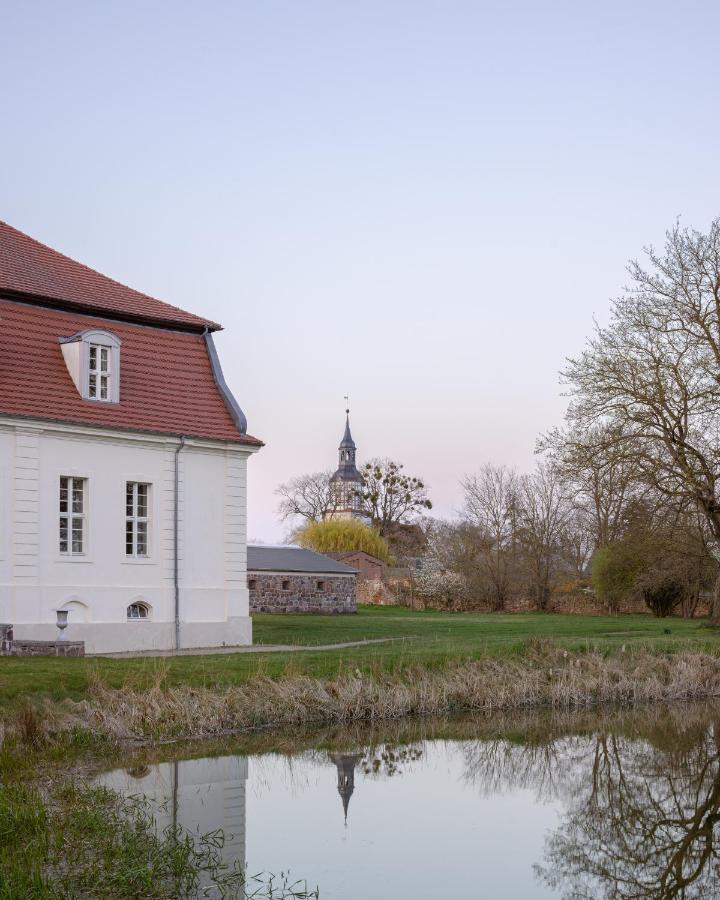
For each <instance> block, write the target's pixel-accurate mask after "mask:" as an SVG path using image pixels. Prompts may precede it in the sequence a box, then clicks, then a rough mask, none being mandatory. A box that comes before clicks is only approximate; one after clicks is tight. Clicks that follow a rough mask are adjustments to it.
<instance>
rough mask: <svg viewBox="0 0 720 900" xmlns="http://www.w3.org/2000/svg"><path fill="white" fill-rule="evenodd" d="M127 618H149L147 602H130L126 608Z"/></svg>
mask: <svg viewBox="0 0 720 900" xmlns="http://www.w3.org/2000/svg"><path fill="white" fill-rule="evenodd" d="M127 617H128V619H149V618H150V607H149V606H148V605H147V603H131V604H130V606H128V608H127Z"/></svg>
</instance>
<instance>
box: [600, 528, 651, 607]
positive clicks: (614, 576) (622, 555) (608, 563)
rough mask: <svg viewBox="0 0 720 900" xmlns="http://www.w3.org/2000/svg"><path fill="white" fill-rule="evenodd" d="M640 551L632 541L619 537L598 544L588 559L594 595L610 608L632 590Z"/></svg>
mask: <svg viewBox="0 0 720 900" xmlns="http://www.w3.org/2000/svg"><path fill="white" fill-rule="evenodd" d="M643 562H644V561H643V558H642V554H641V553H639V552H638V547H637V546H636V544H635V543H634V542H631V541H627V540H621V541H615V542H614V543H612V544H607V545H606V546H604V547H600V548H599V549H598V550H597V551H596V553H595V556H594V558H593V562H592V586H593V590H594V591H595V595H596V596H597V597H598V598H599V599H600V600H602V601H604V602H605V603H607V606H608V609H609V610H611V611H614V610H616V609H617V608H618V606H619V604H620V602H621V601H622V600H623V599H624V598H626V597H627V596H628V595H629V594H630V592H631V591H632V589H633V585H634V584H635V579H636V578H637V576H638V574H639V573H640V571H641V570H642V567H643Z"/></svg>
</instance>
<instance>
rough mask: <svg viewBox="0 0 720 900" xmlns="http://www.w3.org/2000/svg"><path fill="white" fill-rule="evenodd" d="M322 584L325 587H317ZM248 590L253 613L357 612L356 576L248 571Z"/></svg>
mask: <svg viewBox="0 0 720 900" xmlns="http://www.w3.org/2000/svg"><path fill="white" fill-rule="evenodd" d="M319 582H321V583H322V588H319V587H318V583H319ZM283 585H287V586H286V587H283ZM248 587H249V588H250V612H251V613H254V612H272V613H326V614H328V613H354V612H357V605H356V599H355V593H356V584H355V576H354V575H291V574H284V575H283V574H279V575H278V574H274V573H267V572H249V573H248Z"/></svg>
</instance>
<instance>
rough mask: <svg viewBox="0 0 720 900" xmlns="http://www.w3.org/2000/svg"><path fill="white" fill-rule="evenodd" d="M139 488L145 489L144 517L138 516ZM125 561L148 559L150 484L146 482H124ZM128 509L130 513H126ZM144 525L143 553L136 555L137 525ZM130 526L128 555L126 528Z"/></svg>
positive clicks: (150, 506)
mask: <svg viewBox="0 0 720 900" xmlns="http://www.w3.org/2000/svg"><path fill="white" fill-rule="evenodd" d="M130 487H132V500H131V502H130V503H128V489H129V488H130ZM140 488H145V515H140V514H139V512H138V510H139V509H140V506H139V503H138V500H139V496H140ZM124 504H125V532H124V534H125V538H124V544H125V559H126V560H127V561H131V560H136V561H140V562H143V561H145V560H147V559H149V558H150V523H151V510H152V484H151V483H150V482H148V481H134V480H126V481H125V499H124ZM128 509H130V510H131V511H130V512H128ZM143 524H144V525H145V552H144V553H138V549H137V548H138V532H139V530H140V529H139V527H138V526H139V525H143ZM129 525H130V526H132V528H131V531H132V538H131V547H132V550H131V552H130V553H128V526H129Z"/></svg>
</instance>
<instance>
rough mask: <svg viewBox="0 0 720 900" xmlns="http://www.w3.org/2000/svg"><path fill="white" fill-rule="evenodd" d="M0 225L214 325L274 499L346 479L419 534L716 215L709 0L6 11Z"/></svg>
mask: <svg viewBox="0 0 720 900" xmlns="http://www.w3.org/2000/svg"><path fill="white" fill-rule="evenodd" d="M0 13H1V16H0V101H1V104H0V219H4V220H5V221H7V222H9V223H10V224H12V225H14V226H15V227H17V228H20V229H22V230H23V231H26V232H27V233H29V234H31V235H32V236H33V237H36V238H38V239H39V240H42V241H44V242H45V243H48V244H50V245H51V246H53V247H55V248H57V249H59V250H61V251H63V252H64V253H67V254H68V255H70V256H72V257H74V258H76V259H78V260H80V261H82V262H85V263H87V264H88V265H91V266H93V267H94V268H96V269H99V270H100V271H101V272H104V273H105V274H107V275H110V276H112V277H114V278H117V279H118V280H120V281H122V282H124V283H126V284H129V285H131V286H132V287H135V288H138V289H139V290H143V291H145V292H147V293H150V294H152V295H154V296H156V297H158V298H160V299H162V300H167V301H169V302H171V303H174V304H176V305H178V306H181V307H184V308H186V309H188V310H191V311H193V312H196V313H200V314H202V315H206V316H208V317H210V318H213V319H215V320H218V321H220V322H222V323H223V324H224V326H225V329H226V330H225V331H224V332H222V333H221V334H220V335H219V336H218V338H217V344H218V348H219V351H220V355H221V360H222V362H223V366H224V368H225V374H226V378H227V381H228V383H229V384H230V386H231V387H232V389H233V391H234V392H235V394H236V396H237V398H238V400H239V402H240V404H241V406H242V407H243V409H244V410H245V412H246V413H247V416H248V420H249V430H250V431H251V432H252V433H253V434H255V435H257V436H258V437H260V438H262V439H263V440H264V441H265V442H266V445H267V446H266V447H265V448H264V449H263V450H262V451H261V452H260V453H259V454H258V455H257V456H256V457H254V458H253V459H252V460H251V461H250V473H249V474H250V490H249V519H250V524H249V531H250V535H251V536H252V537H254V538H261V539H265V540H276V539H278V538H280V537H281V536H282V529H281V528H280V526H279V525H278V523H277V521H276V518H275V514H274V509H275V506H276V498H275V497H274V495H273V491H274V488H275V486H276V485H277V484H278V483H279V482H281V481H283V480H285V479H287V478H290V477H291V476H293V475H297V474H300V473H302V472H306V471H312V470H318V469H322V468H326V467H331V466H334V465H335V462H336V457H337V453H336V448H337V444H338V442H339V440H340V438H341V436H342V430H343V406H344V401H343V394H345V393H346V392H349V393H350V395H351V407H352V427H353V435H354V437H355V440H356V442H357V444H358V452H359V456H360V458H367V457H370V456H376V455H387V456H391V457H393V458H396V459H398V460H400V461H402V462H404V463H405V466H406V469H407V470H408V471H409V472H410V473H411V474H417V475H421V476H423V477H424V478H425V479H426V481H427V482H428V484H429V485H430V487H431V495H432V498H433V500H434V501H435V504H436V509H435V511H436V513H438V514H440V515H452V514H453V512H454V511H455V510H456V509H457V508H458V507H459V506H460V503H461V492H460V488H459V484H458V482H459V479H460V478H461V477H462V476H463V474H465V473H467V472H470V471H473V470H475V469H477V467H478V466H480V465H481V464H482V463H483V462H485V461H489V460H492V461H495V462H507V463H510V464H516V465H518V466H520V467H521V468H529V467H530V466H532V464H533V448H534V444H535V439H536V437H537V435H538V434H539V433H540V432H541V431H543V430H545V429H546V428H548V427H550V426H552V425H553V424H557V423H559V422H560V421H561V418H562V413H563V409H564V403H565V402H564V400H563V398H562V396H561V390H562V389H561V387H560V385H559V383H558V376H557V373H558V370H559V369H560V368H561V367H562V365H563V359H564V357H565V356H567V355H570V354H573V353H576V352H577V351H578V350H579V349H580V348H581V347H582V344H583V341H584V338H585V336H586V335H587V334H588V333H589V331H590V329H591V326H592V317H593V315H595V316H597V317H598V318H599V319H600V320H601V321H602V320H604V319H606V317H607V312H608V308H609V300H610V298H611V297H612V296H614V295H616V294H617V293H618V292H619V290H620V288H621V287H622V285H623V283H624V282H625V271H624V266H625V262H626V260H627V259H628V257H630V256H634V255H637V254H639V253H640V251H641V248H642V246H643V245H644V244H647V243H650V242H654V243H659V242H661V241H662V238H663V233H664V231H665V229H666V228H667V227H669V226H671V225H672V223H673V221H674V220H675V218H676V217H677V216H681V217H682V221H683V222H684V223H685V224H687V225H692V226H695V227H698V228H701V229H703V228H706V227H707V225H708V223H709V221H710V220H711V218H713V217H714V216H716V215H718V214H720V196H719V194H720V162H719V160H720V152H719V149H720V141H719V140H718V138H719V137H720V124H719V118H720V117H719V116H718V110H719V108H720V105H719V103H718V100H719V98H718V93H719V91H718V85H720V57H719V55H718V52H717V41H718V34H719V33H720V5H718V4H716V3H713V2H685V3H682V4H681V3H678V2H677V0H674V2H622V3H620V2H603V3H597V2H595V3H585V2H577V0H575V2H567V3H560V2H556V3H549V2H546V3H542V2H537V0H533V2H516V3H512V2H507V3H483V2H452V0H443V2H426V0H412V2H410V0H408V2H393V0H383V2H361V3H349V2H342V0H328V2H314V0H305V2H298V0H294V2H274V0H262V2H261V0H255V2H248V0H234V2H212V0H206V2H203V3H197V2H194V3H187V2H178V0H173V2H147V0H146V2H134V0H123V2H122V3H98V2H84V3H83V2H72V0H69V2H63V3H58V2H33V0H26V2H23V3H19V2H15V0H0Z"/></svg>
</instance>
